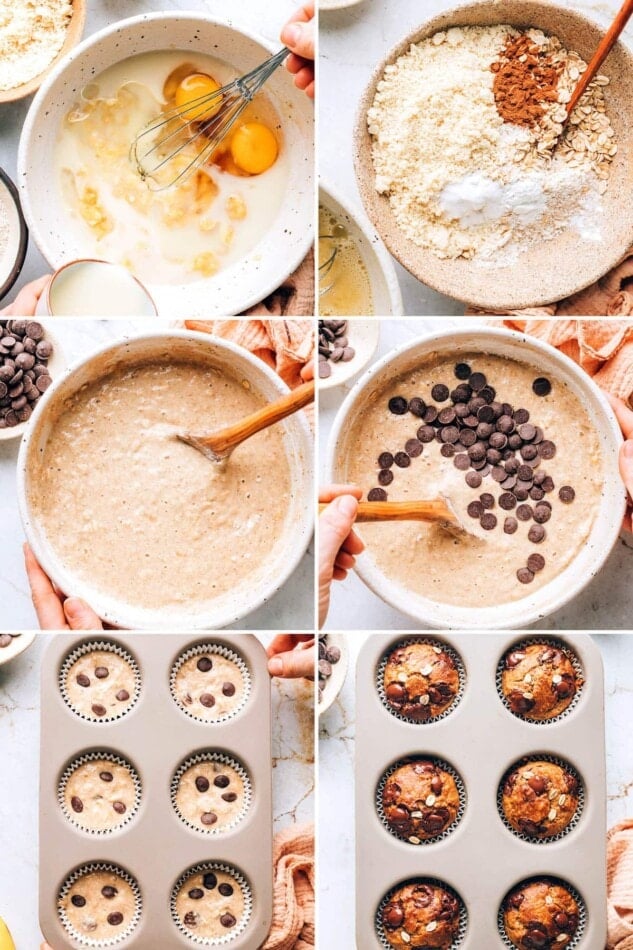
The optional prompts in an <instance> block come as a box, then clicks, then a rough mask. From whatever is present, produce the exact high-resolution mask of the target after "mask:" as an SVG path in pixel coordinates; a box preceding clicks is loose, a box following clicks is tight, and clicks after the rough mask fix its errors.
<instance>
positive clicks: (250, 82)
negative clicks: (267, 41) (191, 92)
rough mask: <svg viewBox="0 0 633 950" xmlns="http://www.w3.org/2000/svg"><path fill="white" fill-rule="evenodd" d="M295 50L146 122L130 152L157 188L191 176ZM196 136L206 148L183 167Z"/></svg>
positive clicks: (286, 50) (282, 51)
mask: <svg viewBox="0 0 633 950" xmlns="http://www.w3.org/2000/svg"><path fill="white" fill-rule="evenodd" d="M289 54H290V50H288V49H286V48H284V49H281V50H279V52H278V53H275V55H274V56H271V57H270V59H267V60H266V62H265V63H262V64H261V65H260V66H257V67H256V68H255V69H252V70H251V71H250V72H249V73H246V75H244V76H241V77H240V78H239V79H234V80H233V82H230V83H228V84H227V85H226V86H222V88H221V89H217V90H216V91H215V92H212V93H209V94H207V95H204V96H200V97H199V98H198V99H193V100H191V101H190V102H188V103H187V104H186V105H185V106H182V108H178V109H172V110H170V111H169V112H165V113H163V114H162V117H161V118H160V120H157V121H153V122H152V123H151V124H149V125H148V126H146V128H144V129H143V131H142V132H140V133H139V134H138V135H137V137H136V138H135V140H134V142H133V143H132V147H131V150H130V158H131V160H132V161H133V162H134V163H135V165H136V167H137V169H138V173H139V175H140V176H141V178H143V180H144V181H147V182H148V184H149V186H150V188H151V189H152V190H153V191H163V190H164V189H166V188H172V187H173V186H174V185H176V184H177V183H178V182H179V181H182V180H184V179H186V178H188V177H189V175H191V174H192V173H193V172H194V171H195V170H196V169H198V168H200V167H201V166H202V165H204V164H205V162H206V160H207V159H208V158H209V157H210V156H211V155H213V153H214V152H215V151H216V149H217V148H218V147H219V146H220V145H221V144H222V142H223V140H224V139H225V138H226V136H227V135H228V133H229V132H230V131H231V128H232V127H233V125H234V124H235V122H236V121H237V120H238V119H239V117H240V115H241V114H242V112H243V111H244V109H245V108H246V107H247V105H248V104H249V103H250V102H251V101H252V99H253V97H254V96H255V94H256V93H258V92H259V90H260V89H261V88H262V86H263V85H264V83H266V82H267V81H268V79H270V77H271V76H272V74H273V73H274V72H275V70H276V69H277V68H278V67H279V66H281V64H282V63H283V61H284V60H285V59H286V57H287V56H288V55H289ZM218 107H219V108H218ZM216 109H217V111H215V110H216ZM210 112H213V113H214V114H213V115H211V116H210V117H209V118H208V119H204V118H202V119H201V118H196V115H197V116H201V115H202V116H204V115H205V113H206V114H208V113H210ZM192 113H193V116H192ZM181 139H183V140H182V141H180V140H181ZM192 142H198V143H200V144H201V145H202V148H201V149H200V151H199V152H198V153H197V155H195V156H194V157H193V158H192V159H191V160H190V161H189V162H188V163H187V164H186V165H185V166H184V167H181V163H179V162H178V161H177V159H178V156H179V155H180V153H181V152H182V151H183V150H184V149H185V148H187V147H188V146H189V145H190V144H191V143H192ZM172 166H173V168H172ZM170 169H171V170H170Z"/></svg>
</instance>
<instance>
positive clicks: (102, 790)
mask: <svg viewBox="0 0 633 950" xmlns="http://www.w3.org/2000/svg"><path fill="white" fill-rule="evenodd" d="M136 788H137V787H136V784H135V782H134V779H133V777H132V772H131V770H130V767H129V766H127V765H123V764H121V763H120V762H117V761H114V760H113V759H112V758H108V757H107V756H104V757H103V758H100V759H91V760H90V761H89V762H83V763H82V764H81V765H78V766H77V768H76V769H75V770H74V772H72V774H71V775H70V776H69V778H68V779H67V781H66V785H65V788H64V804H65V806H66V813H67V814H68V815H71V816H72V820H73V822H74V823H75V824H77V825H79V826H80V827H81V828H85V829H86V830H88V831H108V830H110V829H113V828H117V827H118V826H119V825H121V824H123V823H124V822H126V821H127V820H128V818H129V817H130V815H131V814H132V812H134V811H135V809H136V806H137V804H138V796H137V791H136Z"/></svg>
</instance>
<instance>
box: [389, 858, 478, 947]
mask: <svg viewBox="0 0 633 950" xmlns="http://www.w3.org/2000/svg"><path fill="white" fill-rule="evenodd" d="M407 884H429V885H430V886H431V887H442V888H443V889H444V890H445V891H448V893H449V894H451V895H452V896H453V897H456V898H457V900H458V901H459V930H458V932H457V936H456V938H455V940H453V942H452V944H451V945H450V947H449V948H447V950H457V948H458V947H461V945H462V943H463V940H464V937H465V936H466V930H467V928H468V911H467V910H466V905H465V904H464V902H463V900H462V899H461V897H460V896H459V894H458V893H457V891H456V890H455V889H454V888H452V887H450V886H449V885H448V884H446V883H445V882H444V881H440V880H438V879H437V878H435V877H426V876H425V877H410V878H408V879H407V880H406V881H400V882H399V883H398V884H396V885H395V886H394V887H392V888H391V889H390V890H389V891H387V893H386V894H385V896H384V897H383V899H382V900H381V901H380V903H379V905H378V909H377V910H376V917H375V920H374V926H375V929H376V936H377V937H378V941H379V943H380V945H381V947H384V950H393V946H392V944H390V943H389V941H388V940H387V935H386V933H385V928H384V926H383V923H382V911H383V908H384V907H385V906H386V905H387V904H388V903H389V901H390V900H391V898H392V897H393V896H394V894H395V893H396V891H399V890H400V888H401V887H406V885H407Z"/></svg>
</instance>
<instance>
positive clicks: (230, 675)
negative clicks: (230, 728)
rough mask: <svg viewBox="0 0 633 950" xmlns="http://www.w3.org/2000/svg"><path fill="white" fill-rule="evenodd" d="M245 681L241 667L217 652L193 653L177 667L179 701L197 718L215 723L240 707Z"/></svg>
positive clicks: (175, 680) (180, 704)
mask: <svg viewBox="0 0 633 950" xmlns="http://www.w3.org/2000/svg"><path fill="white" fill-rule="evenodd" d="M245 692H246V684H245V682H244V674H243V673H242V671H241V669H240V668H239V666H237V664H236V663H234V662H233V660H229V659H227V658H226V657H224V656H221V655H220V654H218V653H212V652H210V651H209V652H208V653H203V654H196V655H195V656H190V657H189V658H188V659H187V660H185V661H184V662H183V663H182V664H181V665H180V666H179V667H178V669H177V672H176V676H175V678H174V685H173V693H174V697H175V699H176V702H177V703H178V705H179V706H181V707H182V708H183V709H184V710H185V712H187V713H189V715H190V716H193V717H194V718H195V719H202V720H203V721H204V722H214V721H217V720H219V719H224V718H226V717H227V716H229V715H231V713H233V712H234V711H235V710H237V709H239V708H240V706H241V705H242V703H243V702H244V696H245Z"/></svg>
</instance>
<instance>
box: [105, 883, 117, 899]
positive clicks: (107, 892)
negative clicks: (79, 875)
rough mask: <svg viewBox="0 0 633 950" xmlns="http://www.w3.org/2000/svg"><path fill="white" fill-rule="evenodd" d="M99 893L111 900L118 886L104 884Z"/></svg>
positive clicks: (115, 894)
mask: <svg viewBox="0 0 633 950" xmlns="http://www.w3.org/2000/svg"><path fill="white" fill-rule="evenodd" d="M101 893H102V894H103V896H104V897H105V899H106V900H107V901H111V900H112V899H113V898H114V897H116V896H117V894H118V893H119V891H118V888H116V887H112V885H111V884H106V886H105V887H102V888H101Z"/></svg>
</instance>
